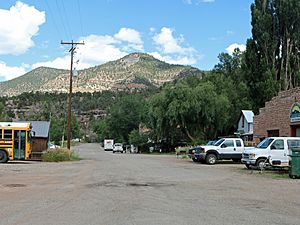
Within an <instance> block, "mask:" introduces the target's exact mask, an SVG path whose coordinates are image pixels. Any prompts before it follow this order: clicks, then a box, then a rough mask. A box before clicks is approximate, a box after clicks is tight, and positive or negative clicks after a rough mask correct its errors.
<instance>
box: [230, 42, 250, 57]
mask: <svg viewBox="0 0 300 225" xmlns="http://www.w3.org/2000/svg"><path fill="white" fill-rule="evenodd" d="M236 48H238V49H239V50H240V51H241V52H244V51H245V50H246V45H244V44H237V43H234V44H231V45H229V46H228V47H227V48H226V51H227V52H228V54H230V55H232V53H233V52H234V50H235V49H236Z"/></svg>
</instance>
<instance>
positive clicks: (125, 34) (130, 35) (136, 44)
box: [114, 27, 143, 51]
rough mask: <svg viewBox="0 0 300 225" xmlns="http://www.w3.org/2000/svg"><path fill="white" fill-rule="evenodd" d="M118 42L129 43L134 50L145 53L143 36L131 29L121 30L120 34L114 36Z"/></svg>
mask: <svg viewBox="0 0 300 225" xmlns="http://www.w3.org/2000/svg"><path fill="white" fill-rule="evenodd" d="M114 37H115V38H116V39H117V40H120V41H125V42H128V43H129V46H130V47H131V48H133V49H136V50H139V51H143V41H142V39H141V34H140V33H139V32H138V31H136V30H134V29H130V28H124V27H123V28H121V29H120V31H119V32H118V33H116V34H115V35H114Z"/></svg>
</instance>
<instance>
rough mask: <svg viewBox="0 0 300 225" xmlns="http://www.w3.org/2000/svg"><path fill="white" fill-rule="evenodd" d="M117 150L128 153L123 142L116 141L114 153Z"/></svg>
mask: <svg viewBox="0 0 300 225" xmlns="http://www.w3.org/2000/svg"><path fill="white" fill-rule="evenodd" d="M115 152H121V153H126V151H125V150H124V149H123V144H122V143H115V144H114V148H113V153H115Z"/></svg>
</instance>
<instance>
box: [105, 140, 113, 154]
mask: <svg viewBox="0 0 300 225" xmlns="http://www.w3.org/2000/svg"><path fill="white" fill-rule="evenodd" d="M113 150H114V140H113V139H104V151H113Z"/></svg>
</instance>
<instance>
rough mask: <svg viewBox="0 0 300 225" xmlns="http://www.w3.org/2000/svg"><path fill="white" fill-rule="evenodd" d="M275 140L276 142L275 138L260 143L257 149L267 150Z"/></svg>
mask: <svg viewBox="0 0 300 225" xmlns="http://www.w3.org/2000/svg"><path fill="white" fill-rule="evenodd" d="M273 140H274V139H273V138H266V139H264V140H263V141H262V142H260V143H259V144H258V145H257V146H256V147H257V148H267V147H268V146H269V145H270V144H271V142H272V141H273Z"/></svg>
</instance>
